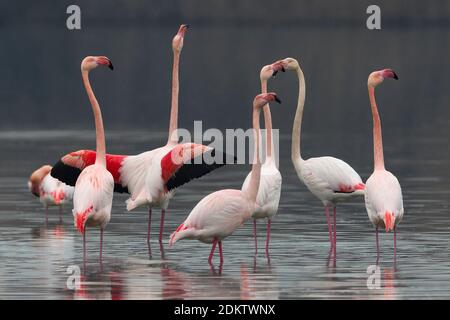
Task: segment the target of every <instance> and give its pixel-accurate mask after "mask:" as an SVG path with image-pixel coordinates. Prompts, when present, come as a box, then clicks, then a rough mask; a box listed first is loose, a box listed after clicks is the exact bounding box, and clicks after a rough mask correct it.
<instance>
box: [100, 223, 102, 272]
mask: <svg viewBox="0 0 450 320" xmlns="http://www.w3.org/2000/svg"><path fill="white" fill-rule="evenodd" d="M102 253H103V229H100V264H101V263H102Z"/></svg>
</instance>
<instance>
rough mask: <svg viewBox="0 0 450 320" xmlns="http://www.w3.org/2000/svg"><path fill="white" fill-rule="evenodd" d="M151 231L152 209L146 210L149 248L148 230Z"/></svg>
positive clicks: (148, 234) (148, 232)
mask: <svg viewBox="0 0 450 320" xmlns="http://www.w3.org/2000/svg"><path fill="white" fill-rule="evenodd" d="M151 229H152V208H151V207H150V208H148V226H147V244H148V245H149V246H150V230H151Z"/></svg>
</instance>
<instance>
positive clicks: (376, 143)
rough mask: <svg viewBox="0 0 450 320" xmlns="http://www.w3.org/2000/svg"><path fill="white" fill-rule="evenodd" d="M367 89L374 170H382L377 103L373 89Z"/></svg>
mask: <svg viewBox="0 0 450 320" xmlns="http://www.w3.org/2000/svg"><path fill="white" fill-rule="evenodd" d="M368 89H369V99H370V107H371V109H372V118H373V154H374V167H375V170H383V169H384V156H383V138H382V135H381V120H380V115H379V114H378V108H377V103H376V101H375V88H374V87H372V86H369V87H368Z"/></svg>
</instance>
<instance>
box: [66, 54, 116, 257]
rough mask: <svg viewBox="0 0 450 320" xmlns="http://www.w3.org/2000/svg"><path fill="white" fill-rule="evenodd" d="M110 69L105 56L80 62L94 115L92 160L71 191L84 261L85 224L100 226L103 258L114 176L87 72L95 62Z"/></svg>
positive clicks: (111, 66)
mask: <svg viewBox="0 0 450 320" xmlns="http://www.w3.org/2000/svg"><path fill="white" fill-rule="evenodd" d="M99 65H100V66H107V67H109V68H110V69H111V70H113V65H112V63H111V60H109V59H108V58H107V57H104V56H99V57H91V56H89V57H86V58H84V59H83V61H82V62H81V77H82V79H83V84H84V87H85V89H86V92H87V95H88V97H89V101H90V103H91V106H92V111H93V113H94V119H95V137H96V157H95V163H94V164H92V165H89V166H87V167H86V168H84V169H83V171H82V172H81V174H80V176H79V177H78V179H77V182H76V184H75V191H74V193H73V217H74V222H75V226H76V228H77V229H78V231H79V232H80V233H81V234H82V235H83V261H86V227H87V226H89V227H99V228H100V262H101V261H102V247H103V230H104V229H105V227H106V225H107V224H108V222H109V220H110V219H111V207H112V200H113V193H114V178H113V176H112V174H111V173H110V172H109V171H108V170H107V169H106V146H105V132H104V129H103V120H102V113H101V110H100V106H99V104H98V101H97V99H96V98H95V95H94V91H93V90H92V87H91V84H90V82H89V72H90V71H91V70H93V69H95V68H97V67H98V66H99Z"/></svg>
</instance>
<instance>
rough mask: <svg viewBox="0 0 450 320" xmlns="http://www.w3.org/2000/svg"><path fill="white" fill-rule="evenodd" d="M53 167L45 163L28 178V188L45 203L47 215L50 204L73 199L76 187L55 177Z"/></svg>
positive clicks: (60, 204)
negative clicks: (51, 173) (52, 174)
mask: <svg viewBox="0 0 450 320" xmlns="http://www.w3.org/2000/svg"><path fill="white" fill-rule="evenodd" d="M51 170H52V167H51V166H50V165H43V166H42V167H40V168H39V169H37V170H35V171H34V172H33V173H32V174H31V176H30V178H29V179H28V188H29V190H30V192H31V193H32V194H34V195H35V196H36V197H39V201H40V202H41V203H42V204H43V205H44V207H45V212H46V216H47V211H48V207H49V206H58V207H59V208H60V210H61V208H62V206H63V205H65V204H67V203H69V202H70V201H71V200H72V196H73V190H74V188H73V187H71V186H68V185H66V184H65V183H63V182H61V181H59V180H57V179H55V178H53V177H52V176H51V175H50V171H51Z"/></svg>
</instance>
